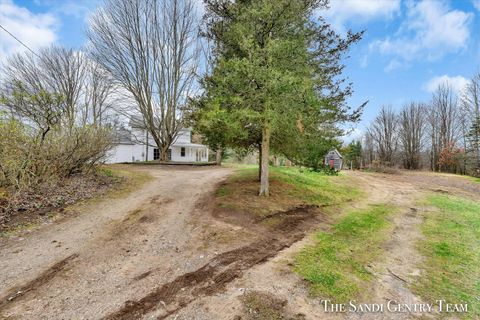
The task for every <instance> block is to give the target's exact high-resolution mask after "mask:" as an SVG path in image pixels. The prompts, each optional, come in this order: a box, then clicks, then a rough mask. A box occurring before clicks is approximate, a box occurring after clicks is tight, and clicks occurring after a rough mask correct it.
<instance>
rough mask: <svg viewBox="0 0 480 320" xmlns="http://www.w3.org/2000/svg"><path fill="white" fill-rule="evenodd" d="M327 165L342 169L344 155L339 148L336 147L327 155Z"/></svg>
mask: <svg viewBox="0 0 480 320" xmlns="http://www.w3.org/2000/svg"><path fill="white" fill-rule="evenodd" d="M325 166H329V167H330V168H334V169H335V170H342V166H343V157H342V155H341V154H340V152H338V150H337V149H335V148H334V149H332V150H330V151H329V152H328V153H327V155H326V156H325Z"/></svg>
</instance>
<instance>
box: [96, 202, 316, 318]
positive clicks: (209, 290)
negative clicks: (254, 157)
mask: <svg viewBox="0 0 480 320" xmlns="http://www.w3.org/2000/svg"><path fill="white" fill-rule="evenodd" d="M278 216H282V217H284V218H283V220H282V221H281V222H280V223H279V224H278V225H277V226H276V227H275V228H274V230H273V231H272V232H271V233H270V236H264V237H262V238H261V239H259V240H257V241H255V242H253V243H251V244H249V245H247V246H243V247H240V248H237V249H234V250H230V251H227V252H224V253H221V254H219V255H218V256H216V257H214V258H213V259H211V260H210V261H209V262H208V263H206V264H205V265H203V266H202V267H201V268H199V269H197V270H195V271H193V272H189V273H185V274H183V275H180V276H179V277H177V278H175V279H174V280H173V281H171V282H169V283H166V284H164V285H162V286H160V287H158V288H156V289H155V290H153V291H151V292H150V293H149V294H147V295H146V296H144V297H143V298H141V299H139V300H137V301H127V302H126V303H125V305H124V306H123V307H122V308H121V309H119V310H118V311H116V312H114V313H112V314H110V315H108V316H106V317H105V318H104V319H105V320H123V319H125V320H127V319H138V318H141V317H142V316H143V315H145V314H147V313H149V312H151V311H154V310H156V309H157V308H158V307H159V306H163V310H161V314H160V315H159V316H158V318H157V319H165V318H166V317H168V316H169V315H171V314H173V313H175V312H177V311H179V310H180V309H182V308H184V307H185V306H187V305H188V304H189V303H191V302H193V301H194V300H196V299H199V298H202V297H205V296H211V295H213V294H215V293H218V292H222V291H223V290H225V287H226V285H227V284H229V283H230V282H232V281H233V280H235V279H237V278H239V277H241V276H242V275H243V273H244V271H246V270H248V269H250V268H252V267H253V266H255V265H258V264H261V263H262V262H265V261H267V260H269V259H271V258H272V257H274V256H276V255H277V253H278V252H280V251H281V250H283V249H285V248H287V247H289V246H291V245H292V244H293V243H295V242H297V241H299V240H301V239H302V238H303V237H304V236H305V234H306V230H307V229H308V228H306V227H307V224H310V225H316V223H312V222H314V221H316V222H322V221H323V222H324V221H325V216H324V215H322V214H320V213H319V212H318V208H317V207H315V206H303V207H299V208H295V209H292V210H288V211H284V212H281V213H280V214H278V215H275V217H278Z"/></svg>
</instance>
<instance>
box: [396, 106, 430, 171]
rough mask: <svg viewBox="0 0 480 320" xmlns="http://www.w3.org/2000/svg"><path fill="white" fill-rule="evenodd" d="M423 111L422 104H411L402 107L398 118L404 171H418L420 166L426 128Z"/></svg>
mask: <svg viewBox="0 0 480 320" xmlns="http://www.w3.org/2000/svg"><path fill="white" fill-rule="evenodd" d="M425 111H426V109H425V106H424V105H423V104H421V103H415V102H411V103H409V104H407V105H405V106H404V107H403V109H402V110H401V111H400V114H399V116H398V119H399V138H400V144H401V147H402V154H403V164H404V167H405V168H406V169H418V168H420V165H421V151H422V148H423V146H424V136H425V127H426V117H425Z"/></svg>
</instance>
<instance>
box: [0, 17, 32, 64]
mask: <svg viewBox="0 0 480 320" xmlns="http://www.w3.org/2000/svg"><path fill="white" fill-rule="evenodd" d="M0 28H2V29H3V30H4V31H5V32H6V33H8V34H9V35H10V36H11V37H12V38H13V39H15V40H17V41H18V43H20V44H21V45H22V46H24V47H25V48H27V49H28V50H30V52H31V53H33V54H34V55H36V56H37V57H39V58H40V56H39V55H38V54H36V53H35V51H33V50H32V49H30V47H29V46H27V45H26V44H25V43H23V42H22V41H21V40H20V39H18V38H17V37H15V36H14V35H13V34H12V33H11V32H10V31H8V30H7V29H5V27H4V26H2V25H1V24H0Z"/></svg>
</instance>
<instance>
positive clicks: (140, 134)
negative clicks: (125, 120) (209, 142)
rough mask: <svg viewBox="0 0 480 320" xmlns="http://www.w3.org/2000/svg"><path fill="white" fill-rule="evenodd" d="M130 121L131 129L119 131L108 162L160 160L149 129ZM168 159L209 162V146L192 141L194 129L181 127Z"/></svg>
mask: <svg viewBox="0 0 480 320" xmlns="http://www.w3.org/2000/svg"><path fill="white" fill-rule="evenodd" d="M138 123H139V122H138V121H135V120H134V121H130V127H131V128H132V129H131V130H127V129H120V130H118V131H117V141H116V143H115V146H114V148H113V149H112V150H111V151H110V153H109V154H108V156H107V161H106V163H122V162H136V161H150V160H158V159H159V157H160V153H159V150H158V148H157V147H156V144H155V141H154V140H153V139H152V137H151V135H149V133H148V131H147V130H145V129H144V128H142V126H141V125H138ZM168 159H169V160H170V161H172V162H208V147H207V146H206V145H203V144H196V143H192V129H191V128H184V129H181V130H180V131H179V133H178V135H177V138H176V139H175V141H174V142H173V143H172V145H171V146H170V148H169V149H168Z"/></svg>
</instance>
